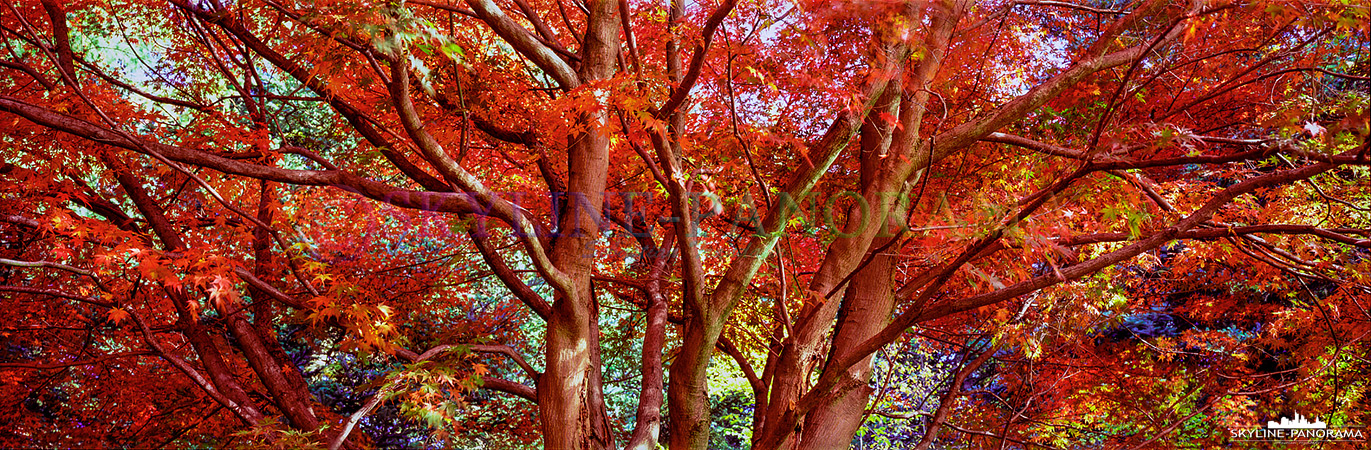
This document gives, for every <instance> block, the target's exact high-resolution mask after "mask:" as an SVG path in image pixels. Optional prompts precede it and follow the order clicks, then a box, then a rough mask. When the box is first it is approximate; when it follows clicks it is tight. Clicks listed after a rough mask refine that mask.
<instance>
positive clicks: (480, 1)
mask: <svg viewBox="0 0 1371 450" xmlns="http://www.w3.org/2000/svg"><path fill="white" fill-rule="evenodd" d="M467 5H468V6H471V10H472V12H474V13H475V14H476V17H479V18H480V19H481V21H482V22H485V23H486V25H489V26H490V28H491V29H492V30H495V34H497V35H499V36H500V38H501V39H504V40H505V42H508V43H509V45H510V46H512V47H514V50H515V51H518V52H519V54H521V55H524V57H525V58H528V59H529V61H533V64H536V65H537V66H538V67H539V68H541V69H543V71H545V72H547V73H548V74H549V75H551V76H552V78H553V79H554V80H557V83H558V84H560V85H561V86H562V88H563V89H567V90H571V89H574V88H576V87H577V86H580V85H581V77H580V76H579V75H577V74H576V70H575V69H573V68H572V67H571V65H570V64H567V62H566V61H565V60H563V59H562V58H561V57H559V56H557V54H556V52H555V51H553V49H551V48H549V47H548V46H547V45H545V44H543V42H542V41H540V40H538V38H537V36H534V35H533V33H529V32H528V30H527V29H524V27H523V26H521V25H519V24H518V23H517V22H515V21H514V19H511V18H510V17H509V16H507V15H505V13H504V11H501V10H500V7H499V6H497V5H496V4H495V2H494V1H491V0H467Z"/></svg>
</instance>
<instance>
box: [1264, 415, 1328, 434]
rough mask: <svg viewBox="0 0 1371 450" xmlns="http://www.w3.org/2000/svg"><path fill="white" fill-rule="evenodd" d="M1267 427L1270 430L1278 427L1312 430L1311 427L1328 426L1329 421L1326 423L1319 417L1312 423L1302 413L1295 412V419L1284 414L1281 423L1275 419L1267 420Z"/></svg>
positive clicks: (1320, 427) (1321, 427) (1322, 427)
mask: <svg viewBox="0 0 1371 450" xmlns="http://www.w3.org/2000/svg"><path fill="white" fill-rule="evenodd" d="M1266 428H1267V429H1269V430H1278V429H1284V430H1290V429H1300V430H1310V429H1324V428H1328V424H1327V423H1324V421H1322V420H1318V418H1317V417H1316V418H1314V422H1312V423H1311V422H1309V420H1307V419H1305V418H1304V416H1302V415H1300V413H1295V419H1294V420H1291V419H1290V418H1289V417H1284V416H1282V417H1281V421H1280V422H1279V423H1277V422H1276V421H1274V420H1268V421H1266Z"/></svg>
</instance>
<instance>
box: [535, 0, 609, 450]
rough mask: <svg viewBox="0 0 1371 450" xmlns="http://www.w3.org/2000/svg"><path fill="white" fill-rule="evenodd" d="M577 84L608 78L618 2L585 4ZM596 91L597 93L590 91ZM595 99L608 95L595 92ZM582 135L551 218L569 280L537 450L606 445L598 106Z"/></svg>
mask: <svg viewBox="0 0 1371 450" xmlns="http://www.w3.org/2000/svg"><path fill="white" fill-rule="evenodd" d="M588 6H589V14H588V20H587V24H586V34H585V39H584V43H585V44H584V45H585V46H584V48H583V51H582V54H581V57H582V65H581V68H580V72H579V76H580V78H581V80H582V81H584V82H590V81H594V80H603V79H607V78H609V77H611V76H612V75H613V72H614V69H613V64H614V62H615V61H616V56H617V54H618V49H619V28H618V25H619V23H618V11H619V9H618V3H617V2H615V1H611V0H596V1H591V2H589V5H588ZM591 89H600V88H591ZM596 94H597V95H595V98H597V99H599V101H602V102H603V101H604V99H605V98H607V97H608V95H607V94H605V95H598V94H602V93H599V92H597V93H596ZM581 120H582V121H584V122H586V125H588V126H587V128H588V130H587V131H585V132H584V133H582V134H578V135H576V136H572V137H571V140H570V142H572V144H571V147H570V148H569V149H568V151H567V185H566V186H567V190H568V191H569V192H567V194H568V195H567V196H566V197H564V198H566V200H567V201H568V202H569V203H568V204H567V207H566V208H565V211H566V213H565V214H562V215H561V217H558V227H557V230H558V232H559V236H557V237H556V239H555V240H554V241H553V245H552V253H551V259H552V264H553V265H554V266H556V267H557V269H558V270H560V271H562V273H564V274H565V275H566V276H567V277H568V278H569V279H570V280H571V284H572V286H570V289H571V291H570V292H558V293H557V296H556V298H555V299H554V302H553V304H552V314H550V315H549V316H548V320H547V349H546V354H545V355H544V356H545V361H546V368H545V369H544V372H543V375H542V376H541V377H540V379H539V380H538V412H539V418H540V419H542V428H543V430H542V431H543V448H545V449H547V450H561V449H568V450H582V449H588V450H598V449H604V448H611V447H613V445H614V439H613V437H612V436H611V435H610V431H609V418H608V415H607V414H606V411H605V403H604V394H603V392H602V391H601V376H600V327H599V310H598V308H597V304H596V301H595V293H594V290H593V289H592V288H591V282H590V278H591V275H593V274H594V272H595V248H596V241H597V240H598V238H599V236H600V221H601V217H603V216H602V210H603V205H604V190H605V180H606V177H607V175H608V172H609V147H610V143H609V136H608V135H606V134H605V133H604V132H603V130H604V128H605V124H606V123H608V121H609V114H608V112H607V111H606V110H605V109H600V110H597V111H593V112H590V113H586V114H585V115H583V116H582V117H581Z"/></svg>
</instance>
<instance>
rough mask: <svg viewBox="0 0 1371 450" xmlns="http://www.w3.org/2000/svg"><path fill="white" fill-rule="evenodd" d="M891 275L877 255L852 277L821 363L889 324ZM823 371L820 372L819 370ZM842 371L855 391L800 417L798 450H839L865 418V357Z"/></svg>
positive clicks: (889, 265) (890, 262) (888, 259)
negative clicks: (809, 449) (829, 344)
mask: <svg viewBox="0 0 1371 450" xmlns="http://www.w3.org/2000/svg"><path fill="white" fill-rule="evenodd" d="M889 240H890V239H889V238H884V239H882V240H880V241H877V242H875V243H873V244H872V246H873V247H876V248H880V247H881V246H883V245H885V244H886V242H888V241H889ZM881 241H886V242H881ZM893 274H894V258H893V257H892V256H891V255H890V254H889V253H884V252H883V253H881V254H877V255H875V256H873V257H872V259H871V262H870V263H869V264H867V265H866V267H863V268H862V269H861V270H860V271H858V272H857V275H856V276H855V277H853V278H852V282H851V283H850V284H849V285H848V288H847V292H846V293H845V296H844V299H843V305H842V308H841V309H840V310H839V312H838V324H837V330H836V331H835V332H834V335H833V348H832V351H831V352H830V353H829V357H828V358H827V361H834V360H838V359H841V358H845V357H847V356H848V355H849V354H851V352H852V347H853V346H855V345H856V344H858V343H860V342H863V341H865V340H867V339H868V338H870V337H872V336H875V335H876V333H877V332H879V331H881V329H882V328H885V326H886V324H888V323H890V318H891V314H892V313H893V312H894V309H895V292H894V290H893V285H892V276H893ZM828 370H830V369H829V368H825V372H827V371H828ZM847 372H848V373H847V377H849V378H851V379H853V380H857V381H858V382H859V387H857V388H856V389H853V390H851V391H848V392H847V393H846V394H844V395H841V396H839V397H837V398H835V399H833V401H832V402H831V403H828V404H826V405H822V406H820V407H819V408H816V409H815V410H814V411H811V412H810V413H809V414H808V415H807V416H806V418H805V423H804V428H803V430H804V432H803V434H802V435H801V440H800V448H844V447H846V446H848V445H849V443H851V442H852V436H853V435H854V434H855V433H856V432H857V428H858V427H860V426H861V424H862V419H863V418H864V417H865V411H866V405H867V401H868V399H869V398H870V397H871V393H872V391H873V389H871V388H870V387H869V386H868V385H867V383H868V382H870V381H871V357H870V356H868V357H867V358H866V359H865V360H863V362H862V363H861V364H858V365H856V366H853V367H852V368H850V369H848V370H847Z"/></svg>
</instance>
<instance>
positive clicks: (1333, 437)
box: [1228, 412, 1367, 445]
mask: <svg viewBox="0 0 1371 450" xmlns="http://www.w3.org/2000/svg"><path fill="white" fill-rule="evenodd" d="M1294 416H1295V417H1293V418H1291V417H1285V416H1281V418H1280V420H1279V421H1276V420H1268V421H1266V427H1265V428H1230V429H1229V430H1228V439H1229V442H1281V443H1287V444H1296V445H1299V444H1320V443H1327V442H1358V443H1366V442H1367V441H1366V431H1365V430H1364V429H1363V427H1361V426H1357V425H1344V426H1341V427H1334V428H1330V427H1329V426H1328V423H1327V422H1324V421H1322V420H1319V418H1318V417H1313V418H1308V417H1304V415H1302V414H1300V413H1298V412H1297V413H1295V414H1294ZM1311 419H1312V421H1311Z"/></svg>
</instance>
